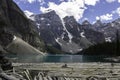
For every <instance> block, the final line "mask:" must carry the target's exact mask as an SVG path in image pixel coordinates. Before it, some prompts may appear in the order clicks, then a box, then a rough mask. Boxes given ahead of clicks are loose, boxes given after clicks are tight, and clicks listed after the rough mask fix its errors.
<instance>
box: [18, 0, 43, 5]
mask: <svg viewBox="0 0 120 80" xmlns="http://www.w3.org/2000/svg"><path fill="white" fill-rule="evenodd" d="M20 1H22V2H24V3H26V2H28V3H30V4H31V3H34V2H39V3H40V5H43V4H45V1H44V0H20Z"/></svg>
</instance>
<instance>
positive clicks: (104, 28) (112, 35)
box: [92, 18, 120, 42]
mask: <svg viewBox="0 0 120 80" xmlns="http://www.w3.org/2000/svg"><path fill="white" fill-rule="evenodd" d="M92 28H93V29H94V30H96V31H98V32H101V33H104V36H105V40H106V42H112V41H115V40H116V33H117V32H118V33H119V35H120V18H118V19H116V20H114V21H112V22H109V23H102V22H101V21H96V23H95V24H93V27H92ZM119 37H120V36H119Z"/></svg>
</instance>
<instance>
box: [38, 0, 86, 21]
mask: <svg viewBox="0 0 120 80" xmlns="http://www.w3.org/2000/svg"><path fill="white" fill-rule="evenodd" d="M48 6H49V7H48V8H45V7H41V8H40V10H41V11H42V12H43V13H45V12H46V11H47V10H54V11H55V12H56V13H57V14H58V15H59V16H60V18H64V17H65V16H74V18H75V19H76V20H77V21H78V20H79V19H80V18H82V17H83V13H84V10H85V9H86V7H85V4H84V1H83V0H69V1H68V2H62V3H61V4H59V5H58V4H55V3H53V2H49V3H48Z"/></svg>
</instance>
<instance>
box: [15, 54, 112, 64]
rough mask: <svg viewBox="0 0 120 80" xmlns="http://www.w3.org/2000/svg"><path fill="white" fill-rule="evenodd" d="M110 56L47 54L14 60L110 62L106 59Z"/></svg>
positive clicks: (24, 61)
mask: <svg viewBox="0 0 120 80" xmlns="http://www.w3.org/2000/svg"><path fill="white" fill-rule="evenodd" d="M108 57H110V56H105V55H99V56H98V55H96V56H95V55H94V56H93V55H92V56H90V55H47V56H39V55H37V56H30V57H28V56H19V57H17V58H15V60H14V62H22V63H29V62H30V63H42V62H55V63H57V62H59V63H60V62H61V63H63V62H64V63H78V62H111V61H108V60H106V59H105V58H108Z"/></svg>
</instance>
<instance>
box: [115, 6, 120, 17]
mask: <svg viewBox="0 0 120 80" xmlns="http://www.w3.org/2000/svg"><path fill="white" fill-rule="evenodd" d="M116 13H117V14H118V15H119V16H120V7H119V8H117V10H116Z"/></svg>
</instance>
